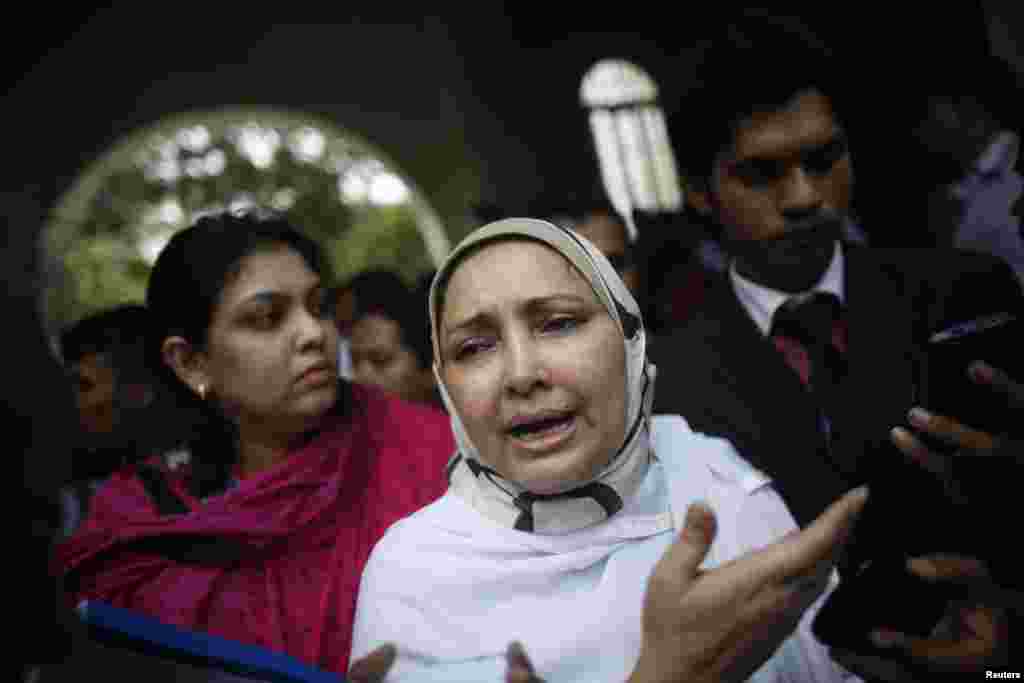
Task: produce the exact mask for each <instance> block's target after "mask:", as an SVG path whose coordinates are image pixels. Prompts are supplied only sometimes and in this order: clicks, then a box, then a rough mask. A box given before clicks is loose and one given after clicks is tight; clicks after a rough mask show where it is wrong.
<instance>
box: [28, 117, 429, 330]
mask: <svg viewBox="0 0 1024 683" xmlns="http://www.w3.org/2000/svg"><path fill="white" fill-rule="evenodd" d="M255 206H258V207H264V208H269V209H273V210H276V211H280V212H283V213H285V214H286V215H288V216H289V217H290V218H291V219H293V221H294V223H295V224H296V225H297V226H298V227H300V228H301V229H302V230H304V231H305V232H307V233H308V234H309V235H310V236H311V237H313V238H315V239H317V240H318V241H319V242H320V243H321V244H322V245H323V246H324V248H325V250H326V252H327V254H328V256H329V260H330V263H331V265H332V267H333V270H334V274H335V276H336V277H338V278H339V279H340V278H344V277H347V276H349V275H352V274H354V273H356V272H358V271H360V270H362V269H365V268H371V267H383V268H392V269H394V270H396V271H397V272H398V273H399V274H401V275H402V276H404V277H405V278H407V279H409V280H412V279H414V278H416V277H417V276H418V275H420V274H422V273H423V272H424V271H427V270H429V269H432V268H434V267H436V266H437V265H438V264H439V263H440V261H441V259H442V258H443V257H444V255H445V254H446V253H447V251H448V249H449V241H448V237H447V235H446V234H445V230H444V228H443V227H442V223H441V220H440V218H439V217H438V215H437V213H436V212H435V211H434V210H433V209H432V208H431V207H430V205H429V204H428V203H427V201H426V199H425V198H424V196H423V194H422V193H421V192H420V191H419V190H418V189H417V188H416V186H415V184H414V183H413V182H412V181H411V180H410V179H409V178H408V177H407V176H406V175H405V174H404V173H403V172H402V171H401V170H400V169H398V168H397V166H396V165H395V164H394V163H393V162H392V161H391V160H390V159H388V158H387V156H386V155H385V154H383V153H382V152H381V151H380V150H378V149H376V148H374V147H373V145H371V144H370V143H368V142H366V141H365V140H363V139H361V138H360V137H359V136H358V135H355V134H353V133H352V132H350V131H346V130H344V129H342V128H340V127H339V126H337V125H335V124H333V123H331V122H329V121H325V120H323V119H319V118H316V117H311V116H307V115H305V114H301V113H295V112H289V111H282V110H274V109H227V110H222V111H213V112H191V113H186V114H180V115H176V116H171V117H168V118H166V119H163V120H161V121H158V122H157V123H155V124H153V125H151V126H148V127H146V128H144V129H141V130H138V131H136V132H135V133H132V134H130V135H128V136H127V137H125V138H124V139H122V140H121V141H120V142H118V143H117V144H116V145H114V146H113V147H112V148H111V149H110V150H109V151H108V152H107V153H106V154H105V155H104V156H103V157H101V158H100V159H98V160H96V161H95V162H94V163H93V164H91V165H90V166H89V167H88V168H86V169H85V171H84V172H82V173H81V174H80V175H79V177H78V179H77V180H76V182H75V183H74V184H73V186H72V187H71V188H70V189H69V190H68V191H67V192H66V193H65V194H64V196H63V197H62V198H61V199H60V201H59V202H58V204H57V206H56V207H55V209H54V211H53V213H52V216H51V218H50V220H49V221H48V223H47V226H46V229H45V231H44V240H45V247H46V249H47V251H48V252H49V255H50V257H51V262H56V263H57V264H59V276H58V277H57V278H55V281H53V282H51V283H50V286H49V288H48V289H47V292H46V294H45V300H44V303H43V308H44V311H45V317H46V323H47V326H48V328H49V329H50V330H51V331H52V330H55V329H58V328H59V327H61V326H63V325H65V324H67V323H69V322H71V321H73V320H75V319H78V318H80V317H82V316H83V315H86V314H88V313H90V312H93V311H96V310H100V309H103V308H106V307H109V306H112V305H115V304H119V303H125V302H131V301H141V300H142V299H143V297H144V292H145V284H146V280H147V278H148V275H149V270H150V268H151V267H152V264H153V262H154V261H155V259H156V255H157V254H158V253H159V251H160V249H161V248H162V247H163V245H164V244H165V243H166V242H167V240H168V239H169V238H170V236H171V235H172V234H174V232H176V231H178V230H180V229H182V228H184V227H185V226H187V225H189V224H190V223H191V222H192V221H193V220H195V218H197V217H198V216H199V215H201V214H202V213H204V212H209V211H217V210H223V209H242V208H249V207H255Z"/></svg>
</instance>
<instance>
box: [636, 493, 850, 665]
mask: <svg viewBox="0 0 1024 683" xmlns="http://www.w3.org/2000/svg"><path fill="white" fill-rule="evenodd" d="M867 496H868V494H867V489H866V488H860V489H856V490H854V491H851V492H849V493H847V494H846V495H845V496H843V497H842V498H840V499H839V500H837V501H836V502H835V503H833V504H832V505H831V506H830V507H829V508H828V509H827V510H826V511H825V512H823V513H822V514H821V516H820V517H818V519H817V520H815V522H814V523H813V524H811V525H810V526H808V527H807V528H806V529H804V530H802V531H800V532H794V533H793V534H791V535H789V536H787V537H785V538H783V539H781V540H779V541H777V542H776V543H774V544H772V545H770V546H767V547H765V548H763V549H761V550H758V551H755V552H753V553H750V554H748V555H745V556H743V557H740V558H738V559H736V560H734V561H732V562H729V563H727V564H724V565H722V566H720V567H717V568H715V569H712V570H708V571H703V570H700V569H699V568H698V567H699V566H700V563H701V562H702V561H703V560H704V557H705V556H706V555H707V553H708V550H709V548H710V547H711V543H712V541H713V540H714V538H715V533H716V522H715V516H714V514H713V512H712V511H711V510H710V509H709V508H708V507H707V506H705V505H703V504H701V503H697V504H694V505H691V506H690V508H689V509H688V510H687V513H686V524H685V527H684V529H683V532H682V534H681V535H680V537H679V539H678V540H677V541H676V542H675V543H674V544H673V545H672V546H671V547H670V548H669V549H668V551H667V552H666V553H665V555H664V556H663V557H662V559H661V560H660V561H659V562H658V564H657V565H656V566H655V568H654V572H653V573H652V575H651V577H650V580H649V581H648V585H647V593H646V596H645V599H644V613H643V637H644V642H643V646H642V649H641V654H640V660H639V662H638V663H637V666H636V668H635V669H634V671H633V674H632V676H631V677H630V679H629V681H630V683H654V682H661V681H666V682H668V681H688V682H690V683H693V682H697V681H709V682H710V681H715V682H725V681H742V680H746V679H747V678H748V677H749V676H750V675H751V674H752V673H753V672H754V671H756V670H757V669H758V668H759V667H760V666H761V665H762V664H763V663H764V662H765V661H766V660H767V659H768V658H769V657H770V656H771V655H772V654H773V653H774V652H775V650H776V648H778V647H779V645H780V644H781V643H782V642H783V641H784V640H785V639H786V638H787V637H788V636H789V635H790V634H791V633H792V632H793V630H794V629H795V628H796V626H797V624H798V622H799V621H800V617H801V615H802V614H803V613H804V611H805V610H806V609H807V608H808V607H809V606H810V605H811V604H812V603H813V602H814V601H815V600H816V599H817V598H818V596H820V595H821V593H822V592H823V591H824V590H825V588H826V587H827V585H828V581H829V577H830V575H831V572H832V568H833V566H834V563H835V561H836V559H837V558H838V555H839V553H840V551H841V550H842V548H843V546H844V544H845V542H846V540H847V539H848V538H849V536H850V532H851V530H852V528H853V525H854V522H855V521H856V519H857V516H858V514H859V513H860V511H861V509H862V508H863V507H864V503H865V502H866V500H867Z"/></svg>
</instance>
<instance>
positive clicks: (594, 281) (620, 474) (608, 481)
mask: <svg viewBox="0 0 1024 683" xmlns="http://www.w3.org/2000/svg"><path fill="white" fill-rule="evenodd" d="M524 238H526V239H532V240H536V241H538V242H541V243H543V244H545V245H547V246H548V247H550V248H552V249H554V250H555V251H557V252H558V253H559V254H561V255H562V256H563V257H564V258H566V259H567V260H568V261H569V262H570V263H571V264H572V265H573V266H574V267H575V269H576V271H577V272H578V273H579V274H580V275H581V276H582V277H583V278H584V279H585V280H586V281H587V282H589V283H590V286H591V287H592V288H593V290H594V293H595V294H596V295H597V298H598V300H600V302H601V303H602V304H603V305H604V307H605V309H606V310H607V311H608V314H609V315H610V316H611V318H612V320H614V321H615V323H616V325H617V326H618V328H619V330H620V331H621V332H622V336H623V343H624V344H625V348H626V387H625V391H626V425H627V427H626V435H625V437H624V440H623V444H622V446H621V447H620V448H619V451H618V452H617V453H616V454H614V456H612V457H611V458H610V460H609V462H608V464H607V465H606V466H605V467H604V468H603V469H602V470H601V471H600V472H599V473H598V475H597V476H596V477H594V478H593V479H592V480H590V481H587V482H583V483H581V484H580V485H579V486H578V487H576V488H574V489H572V490H570V491H565V492H562V493H558V494H553V495H538V494H533V493H531V492H530V491H527V490H526V489H525V488H524V487H522V486H521V485H519V484H518V483H517V482H514V481H510V480H508V479H506V478H504V477H502V476H501V475H500V474H498V472H496V471H495V470H493V469H492V468H490V467H489V466H488V465H487V464H486V463H485V462H484V461H482V460H481V458H480V454H479V452H478V451H477V448H476V446H475V445H474V444H473V442H472V441H471V440H470V438H469V434H468V433H467V432H466V429H465V427H464V426H463V424H462V419H461V418H460V417H459V412H458V409H457V407H456V406H455V404H454V403H453V402H452V400H451V397H450V395H449V393H448V388H447V387H446V386H445V383H444V376H443V373H442V367H441V366H442V357H441V351H440V342H441V339H440V329H439V328H438V321H439V319H440V313H441V311H440V310H439V308H438V307H439V305H440V303H441V302H442V301H443V296H444V291H445V289H446V288H447V286H448V282H449V280H450V279H451V276H452V273H453V272H454V271H455V269H456V268H458V266H459V265H460V264H461V263H462V261H463V260H464V259H465V258H466V256H467V255H468V254H470V253H472V251H474V250H475V249H476V248H479V247H481V246H482V245H483V244H485V243H493V242H500V241H503V240H510V239H524ZM430 328H431V338H432V340H433V344H434V375H435V376H436V378H437V385H438V388H439V390H440V392H441V397H442V398H443V400H444V403H445V406H446V407H447V409H448V413H449V415H451V420H452V430H453V432H454V434H455V442H456V444H457V446H458V453H457V454H456V455H455V457H454V458H453V459H452V461H451V463H450V464H449V479H450V483H451V487H452V490H453V491H454V492H455V493H456V494H458V495H460V496H461V497H462V498H464V499H465V500H466V501H467V502H469V503H470V505H472V506H473V507H474V508H475V509H476V510H478V511H479V512H480V513H482V514H483V515H485V516H486V517H489V518H490V519H492V520H494V521H497V522H498V523H500V524H503V525H506V526H509V527H513V528H516V529H519V530H521V531H530V532H534V533H549V534H551V533H565V532H569V531H574V530H577V529H582V528H584V527H587V526H590V525H593V524H596V523H598V522H601V521H603V520H605V519H607V518H608V517H610V516H611V515H613V514H615V513H616V512H618V511H619V510H620V509H622V505H623V501H624V500H625V499H627V498H629V496H631V495H632V494H633V493H634V492H635V491H636V489H637V488H638V487H639V485H640V483H641V482H642V481H643V478H644V476H645V475H646V473H647V470H648V467H649V466H650V460H651V457H652V454H651V452H650V416H651V404H652V402H653V399H654V377H655V368H654V366H653V365H651V364H650V363H649V362H647V350H646V346H647V342H646V333H645V331H644V325H643V319H642V318H641V316H640V307H639V306H638V305H637V303H636V300H635V299H634V298H633V296H632V295H631V294H630V293H629V290H628V289H627V288H626V286H625V285H624V284H623V282H622V280H621V279H620V278H619V276H618V274H617V273H616V272H615V269H614V268H612V266H611V264H610V263H609V262H608V260H607V259H606V258H605V257H604V255H603V254H601V252H600V251H598V249H597V248H596V247H595V246H594V245H593V244H591V243H590V242H588V241H587V240H586V239H584V238H583V237H582V236H580V235H578V234H577V233H575V232H573V231H571V230H569V229H565V228H560V227H557V226H555V225H552V224H551V223H547V222H545V221H540V220H534V219H530V218H508V219H505V220H500V221H496V222H494V223H490V224H488V225H485V226H483V227H481V228H479V229H477V230H475V231H474V232H472V233H470V235H469V236H467V237H466V238H465V239H464V240H463V241H462V242H461V243H459V245H458V246H457V247H456V248H455V249H454V250H453V251H452V252H451V254H449V255H448V258H447V259H446V260H445V262H444V264H443V265H442V266H441V267H440V269H438V271H437V275H436V276H435V277H434V282H433V283H432V285H431V287H430Z"/></svg>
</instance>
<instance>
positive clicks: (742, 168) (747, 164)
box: [651, 16, 1024, 558]
mask: <svg viewBox="0 0 1024 683" xmlns="http://www.w3.org/2000/svg"><path fill="white" fill-rule="evenodd" d="M696 64H697V66H696V74H694V78H693V83H694V86H693V87H692V88H691V90H690V91H689V92H688V93H687V96H686V97H684V98H683V99H682V100H681V103H682V105H683V106H682V107H681V108H680V109H679V110H678V111H675V112H673V113H672V114H671V116H670V118H669V133H670V135H671V137H672V140H673V143H674V144H675V146H676V148H677V157H678V159H679V162H680V165H681V167H682V172H683V176H684V177H685V180H686V189H687V201H688V203H689V206H690V208H691V209H694V210H696V211H697V212H699V213H700V214H702V216H703V217H704V219H706V220H707V221H708V222H709V224H710V225H712V226H713V229H712V230H710V232H712V233H715V234H718V235H720V238H721V244H722V247H723V248H724V251H725V252H726V253H727V254H728V257H729V265H728V268H727V270H726V272H724V273H722V274H721V275H720V276H716V279H715V281H714V283H713V285H712V286H711V288H710V289H709V290H708V291H707V292H706V293H705V298H704V300H703V302H702V304H701V307H700V309H699V311H698V312H697V313H696V314H695V315H694V316H693V317H692V318H691V319H690V321H689V322H688V323H687V324H686V325H685V326H684V327H682V328H681V329H679V330H678V331H676V332H674V333H672V334H671V335H669V336H666V337H662V338H658V339H657V340H656V342H655V344H654V345H653V346H652V352H651V353H652V358H653V361H654V363H655V364H656V365H657V367H658V389H657V392H656V396H655V412H656V413H676V414H681V415H683V416H684V417H685V418H686V419H687V420H688V422H689V423H690V426H691V427H692V428H693V429H694V430H696V431H699V432H704V433H708V434H712V435H717V436H722V437H725V438H727V439H729V440H731V441H732V442H733V443H734V444H735V445H736V447H737V448H738V450H739V451H740V452H741V453H742V454H743V455H744V456H745V457H746V458H747V459H748V460H750V461H751V462H752V463H753V464H754V465H755V466H756V467H758V468H760V469H762V470H763V471H765V472H766V473H767V474H768V475H770V476H771V477H772V479H773V482H774V485H775V486H776V487H777V489H778V491H779V493H780V494H781V495H782V497H783V499H784V500H785V501H786V503H787V505H788V506H789V507H790V510H791V511H792V513H793V515H794V517H795V518H796V520H797V522H798V523H799V524H800V525H801V526H805V525H806V524H807V523H809V522H810V521H811V520H813V519H814V518H815V517H816V516H817V515H818V514H820V512H821V511H822V510H823V509H825V507H826V506H827V505H828V504H829V503H830V502H831V501H833V500H835V499H836V498H837V497H839V496H840V495H841V494H842V493H843V492H845V491H847V490H849V489H850V488H852V487H854V486H857V485H860V484H864V483H868V484H869V485H871V487H872V494H871V495H872V501H873V510H874V511H875V514H874V516H872V517H870V519H865V520H864V521H865V523H864V524H862V525H861V529H862V532H863V530H864V529H865V528H867V529H869V530H870V532H869V533H861V534H860V537H859V539H858V545H855V548H854V555H855V556H856V555H857V554H858V553H878V552H883V551H891V552H896V553H901V554H904V555H916V554H925V553H933V552H939V551H951V550H959V548H951V547H946V546H945V545H943V543H944V541H943V540H942V534H944V533H947V534H952V530H951V528H950V527H949V526H947V525H946V524H945V522H947V521H952V522H955V521H956V520H955V519H953V518H952V517H944V516H941V515H945V514H950V513H949V512H948V511H949V508H948V506H945V505H943V504H942V500H943V492H942V491H935V490H934V489H933V488H930V487H929V482H928V481H927V478H926V477H923V476H921V472H920V471H918V470H915V469H914V467H913V466H911V465H909V464H908V461H907V458H906V457H905V456H904V455H903V454H901V453H900V452H899V450H897V449H896V448H895V447H894V446H893V444H892V442H891V438H892V437H891V430H892V429H893V428H894V427H896V426H899V425H904V424H906V422H907V413H908V410H909V409H910V408H911V407H913V406H915V405H919V404H920V403H921V402H922V401H923V400H924V399H925V397H924V396H922V395H921V393H920V391H921V387H922V382H921V380H922V372H923V368H924V367H925V364H924V359H925V351H924V349H925V346H926V342H927V340H928V339H929V337H930V336H931V335H933V334H934V333H936V332H939V331H941V330H944V329H946V328H948V327H950V326H952V325H954V324H957V323H961V322H964V321H967V320H973V319H976V318H979V317H983V316H988V315H992V314H999V313H1006V312H1009V313H1011V314H1018V315H1019V314H1020V312H1021V311H1022V309H1024V305H1022V295H1021V291H1020V286H1019V284H1018V283H1017V282H1016V280H1015V279H1014V276H1013V273H1012V271H1011V270H1010V268H1009V267H1008V266H1007V265H1006V264H1005V262H1002V261H1000V260H998V259H995V258H992V257H989V256H983V255H980V254H973V253H967V252H961V251H955V250H951V249H950V250H938V249H935V250H923V249H921V250H916V249H915V250H910V249H889V250H882V249H878V248H870V247H864V246H858V245H853V244H849V243H846V242H844V240H843V239H842V236H843V233H844V225H845V224H846V222H847V221H849V220H850V217H849V214H850V207H851V201H852V196H853V186H854V174H853V157H852V154H851V149H852V148H853V147H854V145H853V144H852V142H853V141H854V140H858V141H861V140H862V138H857V136H856V135H855V133H856V132H857V131H856V130H855V125H850V124H851V122H854V121H856V120H857V116H856V107H855V106H853V105H851V102H852V103H854V105H855V104H857V103H862V102H870V103H871V104H872V105H874V104H877V103H878V99H876V98H873V99H867V100H866V99H865V98H864V95H865V93H864V92H861V93H860V96H858V97H850V94H851V93H850V92H849V90H846V91H844V92H839V91H837V90H836V88H835V87H834V86H835V84H836V83H842V84H844V86H845V85H847V84H848V83H849V80H848V78H849V76H850V75H849V74H843V73H842V71H841V70H840V68H839V67H838V65H837V63H836V61H835V60H834V59H832V57H831V55H830V54H829V51H828V50H827V49H826V47H825V46H824V45H823V44H821V43H820V42H819V41H817V40H816V39H815V38H814V37H813V36H812V35H810V34H809V33H808V32H806V31H804V30H802V29H801V28H800V27H799V25H795V24H792V23H783V22H781V21H777V20H772V19H768V18H766V17H750V16H747V17H745V18H744V19H741V20H739V21H737V22H735V23H733V24H731V25H730V26H729V27H728V28H727V29H726V30H725V31H723V32H722V33H721V35H719V36H718V38H717V40H712V41H710V42H709V43H708V44H707V45H705V46H704V51H703V55H702V57H701V59H700V60H698V61H697V62H696ZM860 79H861V80H862V81H863V80H865V79H864V76H863V75H861V76H860ZM896 152H898V150H894V158H893V163H894V164H898V163H901V162H903V161H904V160H903V159H900V158H898V157H897V156H895V154H896ZM907 172H908V173H912V172H913V169H912V168H908V169H907ZM892 190H893V196H892V201H893V202H897V203H898V202H900V201H901V199H902V197H901V195H900V193H899V188H898V187H893V188H892ZM922 217H923V211H922ZM864 228H865V231H866V232H867V233H868V234H869V235H871V234H872V233H873V232H874V233H877V232H878V231H879V230H899V229H901V226H899V225H889V226H867V225H865V226H864ZM804 304H807V305H804ZM1021 347H1022V348H1024V342H1022V346H1021ZM964 372H965V373H966V367H965V368H964ZM1003 426H1005V427H1008V426H1009V425H1003ZM869 507H871V506H869ZM940 509H942V510H944V511H945V512H942V513H940V512H939V510H940ZM879 511H880V512H879ZM866 517H868V515H867V512H866ZM986 521H995V520H986ZM860 557H861V558H863V557H864V555H861V556H860Z"/></svg>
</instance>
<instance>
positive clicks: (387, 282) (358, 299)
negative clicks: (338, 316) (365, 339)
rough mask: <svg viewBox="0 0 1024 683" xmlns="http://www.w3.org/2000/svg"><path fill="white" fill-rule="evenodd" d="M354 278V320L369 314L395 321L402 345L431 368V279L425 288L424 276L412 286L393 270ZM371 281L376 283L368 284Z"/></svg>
mask: <svg viewBox="0 0 1024 683" xmlns="http://www.w3.org/2000/svg"><path fill="white" fill-rule="evenodd" d="M364 276H365V277H364ZM354 280H356V284H355V285H354V289H355V292H356V293H355V303H356V310H355V316H354V317H353V323H355V322H358V321H360V320H362V319H363V318H365V317H367V316H369V315H379V316H382V317H384V318H387V319H389V320H393V321H395V323H396V324H397V325H398V329H399V331H400V333H401V341H402V344H404V345H405V346H407V347H408V348H409V350H410V351H412V352H413V355H415V356H416V362H417V363H419V366H420V368H429V367H430V364H431V361H432V359H433V349H432V347H431V345H430V319H429V317H428V316H427V297H428V293H429V291H430V290H429V286H430V285H429V281H428V283H427V286H426V288H423V287H422V282H423V280H422V279H420V280H418V281H417V287H416V288H415V289H410V288H409V287H407V286H406V285H405V283H404V282H403V281H402V279H401V278H399V277H398V275H397V274H395V273H392V272H390V271H367V272H364V273H360V274H359V275H356V276H355V278H354ZM370 283H372V284H374V285H375V286H373V287H370V286H366V285H368V284H370Z"/></svg>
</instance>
